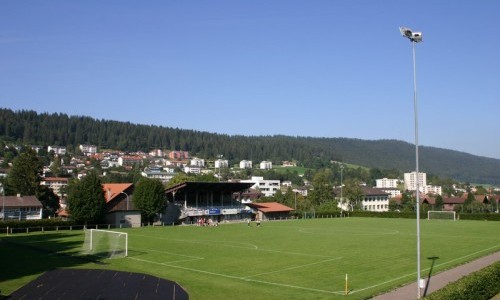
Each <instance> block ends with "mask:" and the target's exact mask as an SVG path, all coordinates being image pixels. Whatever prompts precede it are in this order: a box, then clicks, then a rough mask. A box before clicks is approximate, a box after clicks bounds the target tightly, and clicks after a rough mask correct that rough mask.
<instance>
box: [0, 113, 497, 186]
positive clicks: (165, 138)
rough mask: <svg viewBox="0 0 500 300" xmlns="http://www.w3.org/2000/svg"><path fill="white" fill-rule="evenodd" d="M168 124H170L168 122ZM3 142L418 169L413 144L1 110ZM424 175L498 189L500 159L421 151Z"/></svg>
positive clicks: (309, 164) (312, 164)
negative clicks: (246, 132) (220, 130)
mask: <svg viewBox="0 0 500 300" xmlns="http://www.w3.org/2000/svg"><path fill="white" fill-rule="evenodd" d="M165 122H166V123H167V122H168V120H166V121H165ZM0 140H3V141H7V142H14V143H20V144H29V145H42V146H47V145H61V146H68V148H69V150H71V149H75V148H76V147H77V146H78V145H79V144H93V145H97V146H98V147H100V148H108V149H109V148H111V149H119V150H124V151H137V150H142V151H149V150H151V149H154V148H160V149H169V150H186V151H189V152H190V153H191V154H192V155H198V156H200V157H204V158H214V157H216V156H217V155H218V154H223V155H224V157H225V158H226V159H229V160H231V161H232V162H237V161H239V160H242V159H250V160H253V161H254V162H258V161H261V160H271V161H273V162H275V163H281V161H283V160H296V161H298V162H299V164H300V165H303V166H306V167H313V168H320V167H322V166H326V165H328V164H329V162H330V161H332V160H337V161H345V162H348V163H353V164H358V165H362V166H366V167H369V168H380V169H398V170H401V171H403V172H409V171H411V170H414V169H415V148H414V145H412V144H409V143H406V142H402V141H397V140H376V141H369V140H360V139H350V138H317V137H291V136H229V135H223V134H214V133H208V132H201V131H194V130H186V129H177V128H169V127H162V126H150V125H140V124H132V123H129V122H118V121H110V120H97V119H93V118H90V117H85V116H68V115H65V114H48V113H37V112H35V111H12V110H10V109H0ZM420 170H421V171H422V172H427V173H431V174H434V175H438V176H440V177H450V178H453V179H456V180H459V181H468V182H474V183H492V184H500V160H499V159H493V158H486V157H479V156H474V155H471V154H467V153H463V152H458V151H453V150H447V149H439V148H434V147H421V148H420Z"/></svg>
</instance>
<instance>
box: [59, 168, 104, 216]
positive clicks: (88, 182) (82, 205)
mask: <svg viewBox="0 0 500 300" xmlns="http://www.w3.org/2000/svg"><path fill="white" fill-rule="evenodd" d="M105 205H106V200H105V198H104V191H103V189H102V182H101V179H100V178H99V176H98V174H97V173H96V172H90V173H89V174H88V175H87V176H85V177H83V178H82V179H81V180H79V181H78V180H75V181H71V182H70V183H69V185H68V209H69V212H70V214H71V218H72V219H73V220H74V221H75V222H77V223H84V224H87V223H96V222H100V221H102V219H103V218H104V215H105V212H106V210H105Z"/></svg>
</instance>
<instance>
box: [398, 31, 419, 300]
mask: <svg viewBox="0 0 500 300" xmlns="http://www.w3.org/2000/svg"><path fill="white" fill-rule="evenodd" d="M399 31H400V32H401V34H402V35H403V36H404V37H406V38H408V39H409V40H410V41H411V43H412V49H413V111H414V115H415V172H416V181H415V182H416V185H415V189H416V190H415V193H416V201H415V202H416V203H415V210H416V212H417V216H416V217H417V299H420V288H421V287H420V282H421V278H420V277H421V276H420V173H419V170H418V105H417V71H416V69H417V68H416V59H415V45H416V44H417V43H419V42H421V41H422V33H421V32H414V31H412V30H411V29H409V28H407V27H399Z"/></svg>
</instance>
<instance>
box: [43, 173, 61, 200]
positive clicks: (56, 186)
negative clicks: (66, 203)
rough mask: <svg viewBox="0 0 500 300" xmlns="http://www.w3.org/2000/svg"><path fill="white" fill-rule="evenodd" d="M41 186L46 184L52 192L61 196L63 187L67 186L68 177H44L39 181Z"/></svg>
mask: <svg viewBox="0 0 500 300" xmlns="http://www.w3.org/2000/svg"><path fill="white" fill-rule="evenodd" d="M40 185H41V186H46V187H49V188H51V189H52V191H53V192H54V194H56V195H57V196H59V197H63V193H64V192H65V191H64V190H65V188H66V187H67V186H68V178H65V177H44V178H42V180H41V181H40Z"/></svg>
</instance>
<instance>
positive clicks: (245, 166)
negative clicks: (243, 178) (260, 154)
mask: <svg viewBox="0 0 500 300" xmlns="http://www.w3.org/2000/svg"><path fill="white" fill-rule="evenodd" d="M251 168H252V161H251V160H242V161H240V169H251Z"/></svg>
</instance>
